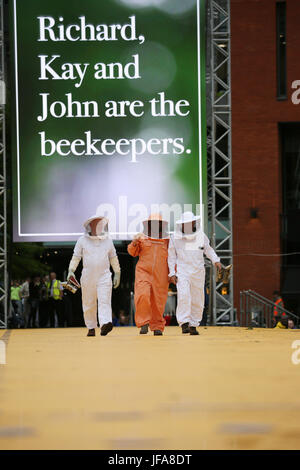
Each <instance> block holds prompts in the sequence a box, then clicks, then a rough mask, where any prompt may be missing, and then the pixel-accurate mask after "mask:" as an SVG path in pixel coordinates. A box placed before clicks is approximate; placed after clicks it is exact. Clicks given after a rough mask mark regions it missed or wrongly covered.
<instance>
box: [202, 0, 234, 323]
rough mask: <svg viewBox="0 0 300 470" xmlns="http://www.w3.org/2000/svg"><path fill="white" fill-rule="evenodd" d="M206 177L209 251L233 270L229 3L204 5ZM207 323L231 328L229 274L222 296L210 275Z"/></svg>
mask: <svg viewBox="0 0 300 470" xmlns="http://www.w3.org/2000/svg"><path fill="white" fill-rule="evenodd" d="M206 20H207V21H206V41H207V43H206V50H207V57H206V88H207V102H206V107H207V175H208V176H207V177H208V211H207V212H208V220H209V222H210V224H211V225H210V228H211V233H210V239H211V245H212V247H213V248H214V249H215V251H216V252H217V254H218V255H219V256H220V258H221V262H222V264H223V265H228V264H233V254H232V245H233V243H232V169H231V74H230V0H206ZM211 271H212V272H211V282H210V285H211V289H210V291H211V292H210V307H211V308H210V314H211V315H210V323H211V324H213V325H233V324H235V318H234V307H233V274H232V275H231V279H230V284H229V287H228V293H227V294H225V295H224V292H222V289H223V287H224V286H223V285H222V284H221V283H219V284H218V283H217V282H216V273H215V270H214V269H213V270H211Z"/></svg>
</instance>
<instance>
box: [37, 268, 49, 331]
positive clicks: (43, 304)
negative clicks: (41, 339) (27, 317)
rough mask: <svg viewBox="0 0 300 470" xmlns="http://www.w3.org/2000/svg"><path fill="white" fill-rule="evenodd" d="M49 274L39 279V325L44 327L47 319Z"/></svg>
mask: <svg viewBox="0 0 300 470" xmlns="http://www.w3.org/2000/svg"><path fill="white" fill-rule="evenodd" d="M48 284H49V276H48V275H46V276H44V277H43V278H42V281H41V290H40V296H41V297H40V306H39V326H40V328H45V327H46V326H47V325H48V321H49V299H48V287H47V285H48Z"/></svg>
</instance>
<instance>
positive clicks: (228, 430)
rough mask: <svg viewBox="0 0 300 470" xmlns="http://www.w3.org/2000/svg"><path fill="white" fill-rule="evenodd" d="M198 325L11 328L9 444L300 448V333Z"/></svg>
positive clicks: (0, 397) (5, 441) (7, 340)
mask: <svg viewBox="0 0 300 470" xmlns="http://www.w3.org/2000/svg"><path fill="white" fill-rule="evenodd" d="M199 331H200V333H201V334H200V336H189V335H182V334H181V330H180V329H179V327H168V328H167V329H166V330H165V334H164V336H163V337H159V336H156V337H154V336H153V335H152V333H148V335H147V336H140V335H139V334H138V330H137V329H136V328H132V327H123V328H122V327H119V328H115V329H114V330H113V331H112V332H111V333H110V334H109V335H108V336H106V337H101V336H100V335H99V331H97V336H96V337H94V338H93V337H92V338H88V337H86V330H85V329H83V328H66V329H58V328H57V329H28V330H0V340H1V343H0V346H2V348H1V347H0V350H2V355H1V354H0V359H1V358H2V362H4V352H3V350H4V349H5V350H6V364H5V365H0V449H110V450H118V449H155V450H163V449H171V450H173V449H180V450H188V449H300V353H299V354H297V351H296V349H293V348H292V345H293V342H294V341H296V340H298V342H299V343H298V346H297V348H298V350H300V330H277V329H276V330H274V329H252V330H251V329H246V328H233V327H207V328H203V327H202V328H199ZM295 345H296V344H294V346H295ZM293 353H294V362H295V363H293V361H292V354H293ZM298 362H299V364H298Z"/></svg>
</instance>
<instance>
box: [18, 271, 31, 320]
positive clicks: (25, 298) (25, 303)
mask: <svg viewBox="0 0 300 470" xmlns="http://www.w3.org/2000/svg"><path fill="white" fill-rule="evenodd" d="M30 281H31V279H30V277H27V278H26V279H25V281H24V282H23V284H22V285H21V289H20V295H21V299H22V314H23V318H24V324H25V328H26V327H27V324H28V318H29V315H30V303H29V283H30Z"/></svg>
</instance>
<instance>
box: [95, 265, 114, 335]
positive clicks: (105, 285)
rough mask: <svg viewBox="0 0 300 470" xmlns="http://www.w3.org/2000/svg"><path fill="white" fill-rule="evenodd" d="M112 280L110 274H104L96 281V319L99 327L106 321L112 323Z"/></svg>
mask: <svg viewBox="0 0 300 470" xmlns="http://www.w3.org/2000/svg"><path fill="white" fill-rule="evenodd" d="M111 292H112V281H111V274H110V273H109V274H105V276H102V277H101V278H100V279H99V280H98V283H97V297H98V321H99V325H100V328H101V326H103V325H106V324H107V323H112V309H111Z"/></svg>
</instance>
